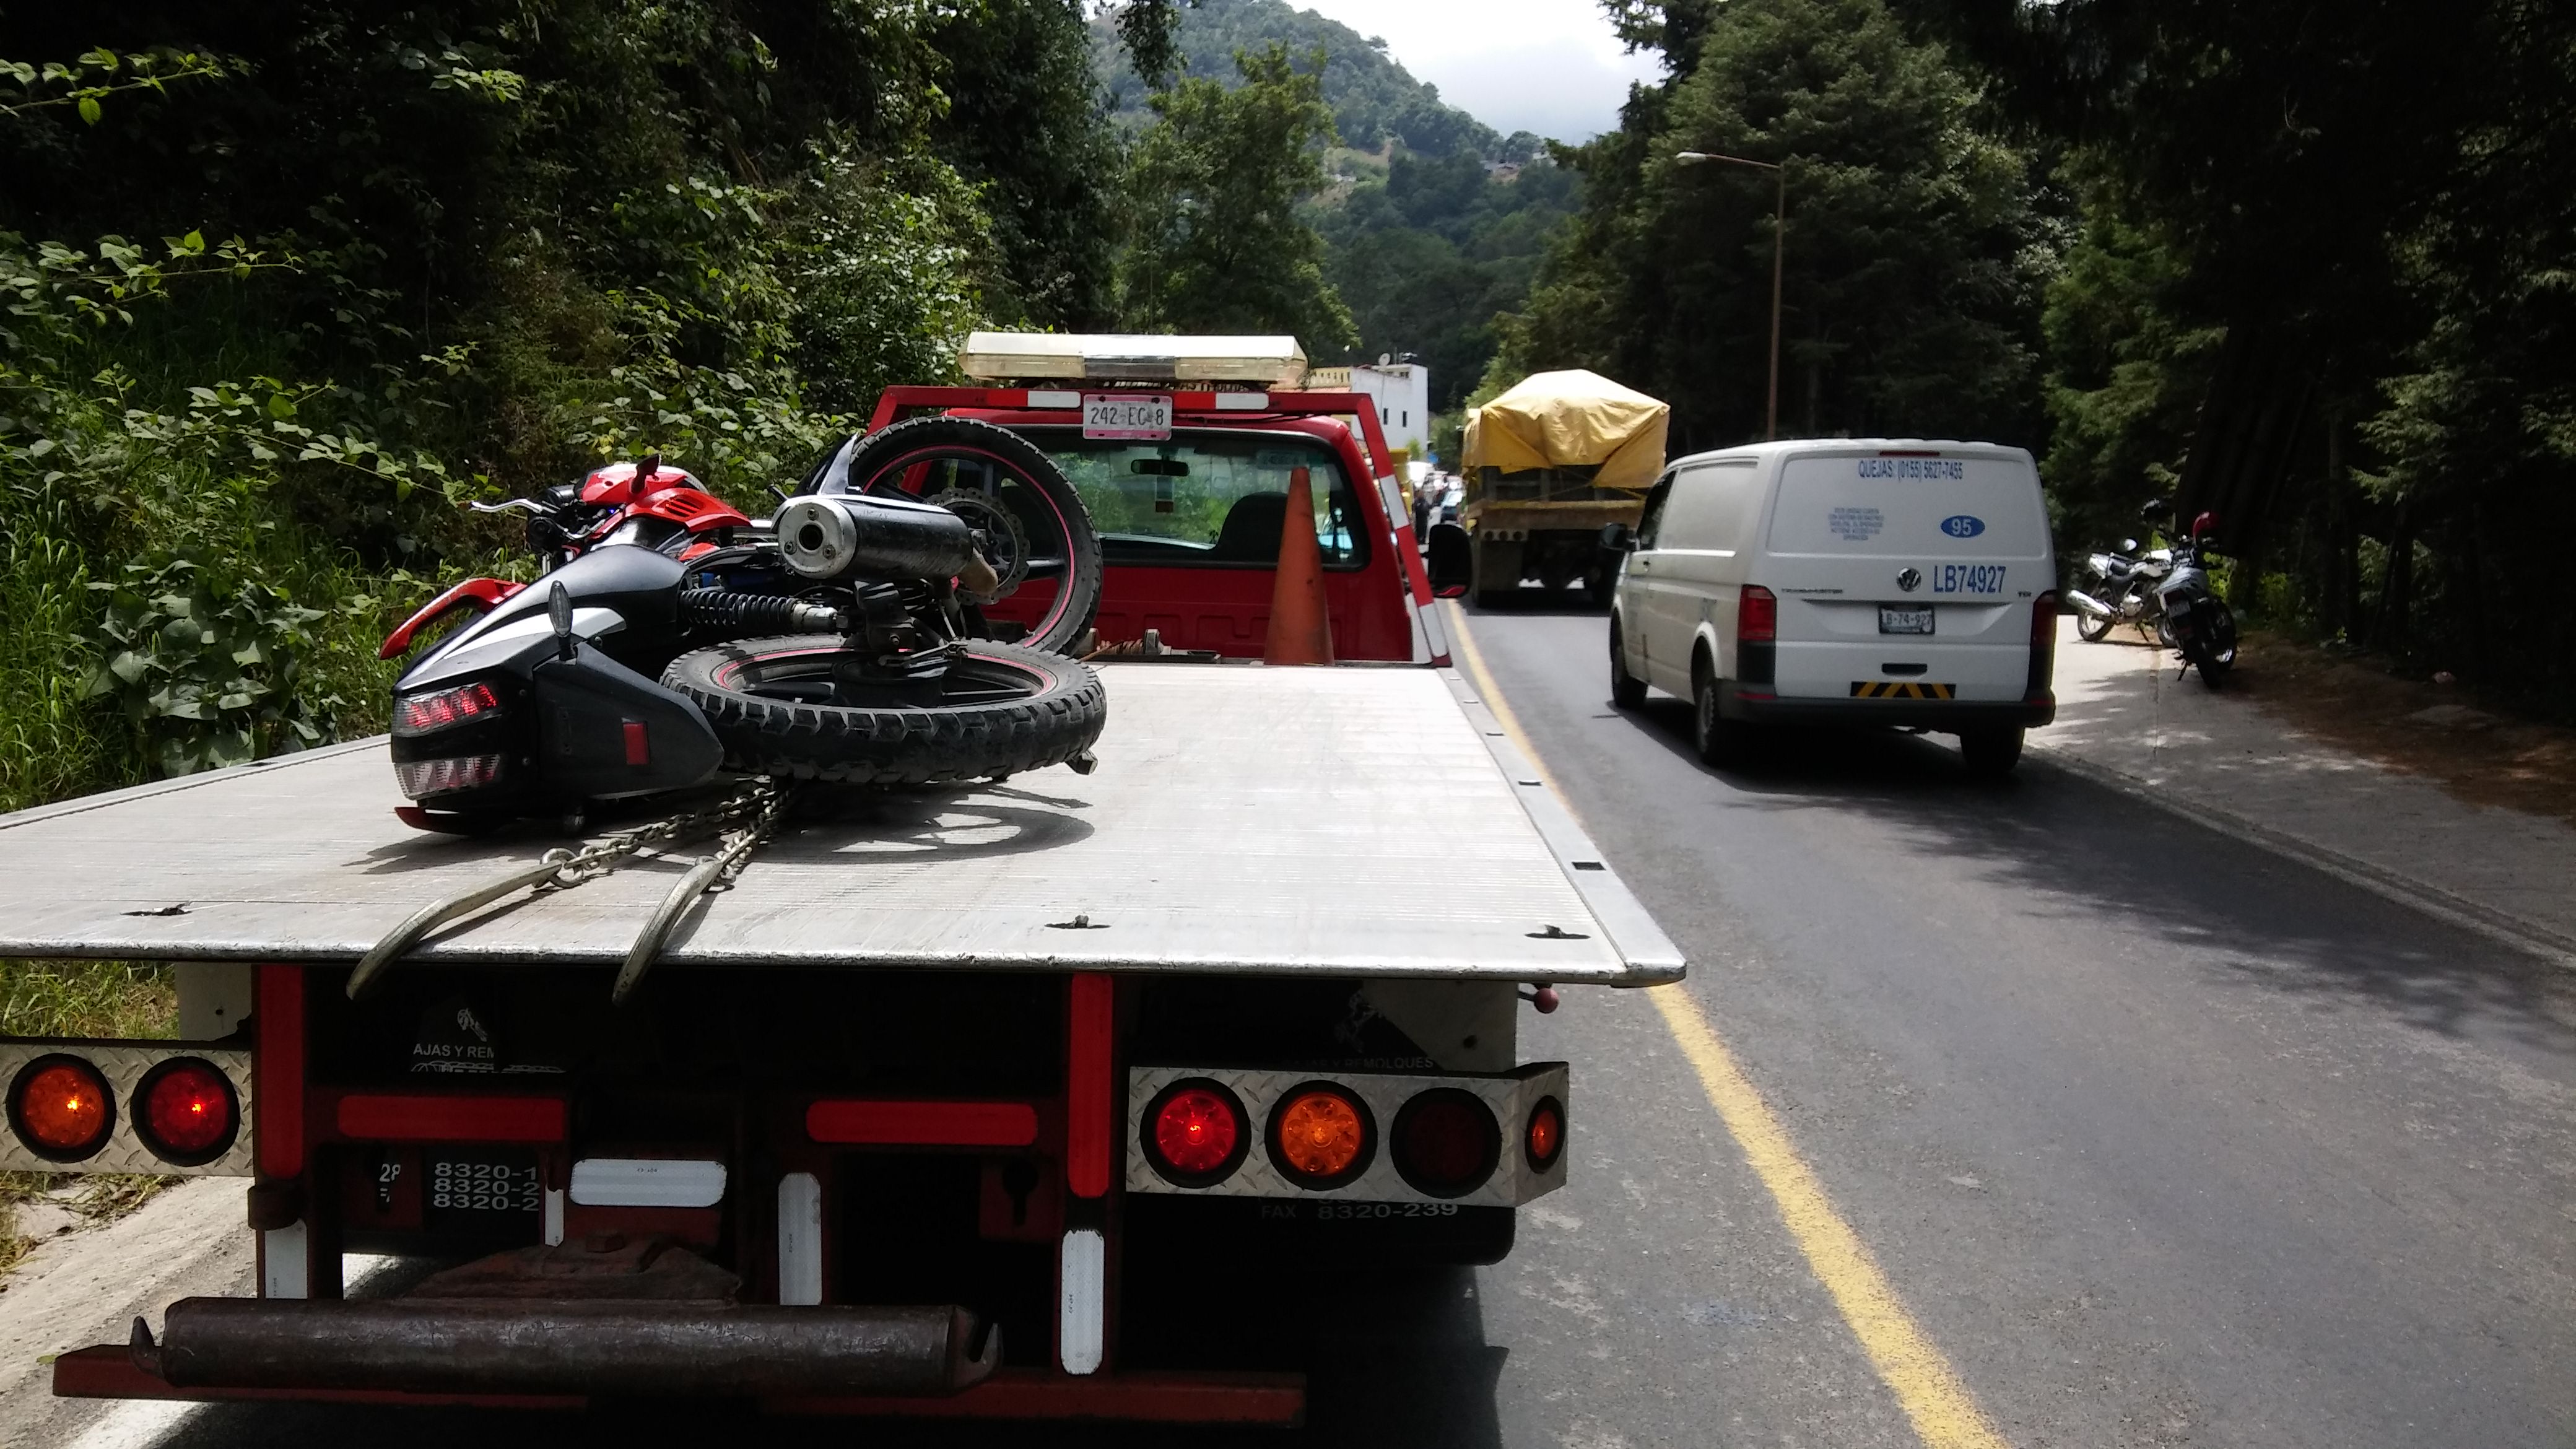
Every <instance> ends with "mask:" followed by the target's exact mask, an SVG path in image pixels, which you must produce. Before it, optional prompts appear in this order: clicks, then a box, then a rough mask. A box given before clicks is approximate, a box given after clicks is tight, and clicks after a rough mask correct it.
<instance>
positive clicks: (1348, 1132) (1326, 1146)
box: [1270, 1082, 1377, 1188]
mask: <svg viewBox="0 0 2576 1449" xmlns="http://www.w3.org/2000/svg"><path fill="white" fill-rule="evenodd" d="M1376 1151H1377V1124H1376V1123H1375V1122H1374V1121H1372V1120H1370V1118H1369V1110H1368V1107H1367V1106H1366V1105H1365V1104H1363V1103H1362V1102H1361V1101H1360V1099H1359V1098H1358V1097H1356V1096H1354V1095H1352V1094H1351V1092H1350V1091H1349V1090H1348V1089H1346V1088H1343V1087H1337V1086H1335V1085H1333V1084H1332V1083H1330V1082H1309V1083H1307V1084H1306V1085H1304V1086H1302V1087H1299V1088H1297V1089H1296V1090H1294V1091H1291V1092H1290V1093H1288V1094H1287V1095H1286V1096H1284V1097H1281V1098H1280V1099H1279V1105H1278V1106H1276V1107H1274V1108H1272V1109H1271V1111H1270V1162H1271V1165H1272V1166H1274V1167H1276V1168H1278V1169H1279V1171H1280V1174H1281V1175H1282V1176H1284V1177H1286V1178H1287V1179H1288V1180H1289V1181H1290V1182H1293V1183H1295V1184H1297V1185H1298V1186H1299V1187H1311V1188H1326V1187H1340V1186H1341V1185H1342V1184H1344V1183H1346V1182H1349V1181H1351V1180H1352V1179H1354V1178H1356V1177H1358V1176H1359V1175H1360V1174H1361V1173H1363V1172H1366V1171H1368V1165H1369V1159H1370V1158H1371V1157H1373V1156H1374V1155H1375V1154H1376Z"/></svg>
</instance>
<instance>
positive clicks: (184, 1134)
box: [134, 1057, 241, 1167]
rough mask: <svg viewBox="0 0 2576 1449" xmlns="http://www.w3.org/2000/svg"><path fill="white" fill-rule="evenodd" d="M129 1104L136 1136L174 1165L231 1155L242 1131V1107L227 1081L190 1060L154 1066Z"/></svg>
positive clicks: (197, 1162)
mask: <svg viewBox="0 0 2576 1449" xmlns="http://www.w3.org/2000/svg"><path fill="white" fill-rule="evenodd" d="M134 1102H135V1107H134V1119H135V1120H134V1132H135V1135H136V1136H138V1137H140V1138H142V1139H143V1145H144V1146H146V1147H149V1148H151V1149H152V1152H153V1155H154V1156H156V1157H159V1158H160V1159H161V1160H162V1161H164V1162H167V1163H171V1164H173V1165H174V1166H179V1167H196V1166H199V1165H201V1164H204V1163H208V1162H212V1161H214V1160H215V1159H216V1158H218V1157H221V1156H223V1155H224V1153H225V1152H227V1151H229V1150H231V1148H232V1145H233V1138H234V1137H235V1136H236V1135H237V1134H238V1133H239V1131H240V1129H241V1103H240V1101H239V1100H238V1099H237V1098H235V1097H234V1096H233V1084H232V1082H231V1080H230V1079H229V1078H227V1077H225V1075H224V1074H223V1073H222V1072H219V1071H217V1070H216V1069H215V1068H214V1067H213V1066H211V1065H209V1064H208V1063H205V1062H202V1061H199V1060H197V1059H196V1058H195V1057H179V1058H176V1059H174V1060H171V1061H166V1062H163V1063H162V1064H161V1065H159V1066H157V1067H154V1068H153V1069H152V1071H151V1073H150V1074H149V1075H148V1076H146V1077H144V1079H143V1082H142V1085H141V1086H139V1087H138V1088H136V1090H135V1093H134Z"/></svg>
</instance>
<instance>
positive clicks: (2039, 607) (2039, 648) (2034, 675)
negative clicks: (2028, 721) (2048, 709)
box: [2022, 589, 2057, 704]
mask: <svg viewBox="0 0 2576 1449" xmlns="http://www.w3.org/2000/svg"><path fill="white" fill-rule="evenodd" d="M2056 678H2057V591H2056V590H2054V589H2051V590H2050V591H2048V592H2047V593H2044V594H2041V595H2040V596H2039V597H2038V598H2036V599H2033V600H2032V601H2031V605H2030V683H2029V684H2028V686H2027V687H2025V688H2024V689H2023V690H2022V702H2023V703H2025V704H2044V703H2054V702H2055V696H2054V695H2053V694H2051V693H2050V690H2051V687H2052V686H2053V685H2054V684H2055V683H2056Z"/></svg>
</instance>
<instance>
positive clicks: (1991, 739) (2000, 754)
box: [1959, 728, 2022, 780]
mask: <svg viewBox="0 0 2576 1449" xmlns="http://www.w3.org/2000/svg"><path fill="white" fill-rule="evenodd" d="M2021 741H2022V731H2021V730H2020V729H2019V728H2014V729H2001V730H1969V731H1967V732H1965V733H1963V734H1961V735H1960V736H1959V758H1960V759H1962V760H1964V761H1966V762H1967V766H1968V773H1969V774H1971V775H1974V776H1976V777H1977V778H1978V779H1980V780H2000V779H2002V778H2003V777H2004V776H2006V775H2009V774H2011V773H2012V768H2013V766H2015V765H2017V764H2020V763H2021Z"/></svg>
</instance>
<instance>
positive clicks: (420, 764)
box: [394, 755, 501, 800]
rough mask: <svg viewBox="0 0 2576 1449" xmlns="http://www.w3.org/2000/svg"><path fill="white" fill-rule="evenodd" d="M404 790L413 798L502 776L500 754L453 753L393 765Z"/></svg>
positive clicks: (449, 791)
mask: <svg viewBox="0 0 2576 1449" xmlns="http://www.w3.org/2000/svg"><path fill="white" fill-rule="evenodd" d="M394 778H395V779H396V780H397V781H398V782H399V783H400V784H401V786H402V792H403V793H404V794H405V795H408V796H410V797H411V798H412V799H414V800H426V799H428V798H429V797H430V796H432V795H452V794H454V793H455V792H457V791H459V790H472V789H476V788H478V787H480V786H484V785H489V784H491V783H492V782H493V781H494V780H497V779H499V778H501V757H500V756H499V755H452V756H450V757H448V758H446V759H443V760H408V761H402V762H399V763H397V764H395V766H394Z"/></svg>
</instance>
